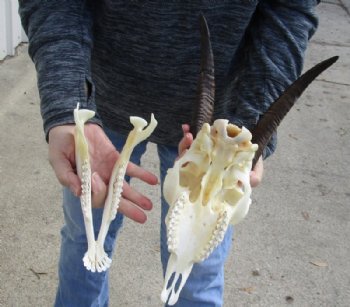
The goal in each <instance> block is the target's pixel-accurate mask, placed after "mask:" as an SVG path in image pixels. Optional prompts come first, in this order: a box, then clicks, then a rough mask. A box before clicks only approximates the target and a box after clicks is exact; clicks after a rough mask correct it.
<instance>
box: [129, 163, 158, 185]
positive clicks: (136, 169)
mask: <svg viewBox="0 0 350 307" xmlns="http://www.w3.org/2000/svg"><path fill="white" fill-rule="evenodd" d="M126 174H127V175H128V176H130V177H135V178H138V179H140V180H142V181H144V182H146V183H148V184H150V185H156V184H158V178H157V176H156V175H154V174H153V173H151V172H149V171H147V170H145V169H143V168H142V167H140V166H138V165H136V164H134V163H132V162H129V163H128V167H127V169H126Z"/></svg>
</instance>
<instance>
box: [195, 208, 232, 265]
mask: <svg viewBox="0 0 350 307" xmlns="http://www.w3.org/2000/svg"><path fill="white" fill-rule="evenodd" d="M228 223H229V219H228V216H227V212H226V211H224V212H222V213H221V214H220V216H219V218H218V220H217V224H216V226H215V228H214V230H213V233H212V235H211V237H210V239H209V241H208V243H207V244H206V246H205V247H204V248H203V250H202V251H201V252H200V254H199V255H198V256H197V259H196V261H197V262H201V261H203V260H205V259H206V258H208V257H209V255H210V254H211V253H212V252H213V250H214V249H215V248H216V247H217V246H218V245H219V244H220V243H221V242H222V240H223V239H224V236H225V233H226V229H227V227H228Z"/></svg>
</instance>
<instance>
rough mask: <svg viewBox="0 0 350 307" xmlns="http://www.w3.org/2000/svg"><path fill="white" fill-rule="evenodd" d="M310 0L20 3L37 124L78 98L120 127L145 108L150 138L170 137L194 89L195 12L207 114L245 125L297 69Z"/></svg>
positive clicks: (67, 113) (62, 119) (187, 111)
mask: <svg viewBox="0 0 350 307" xmlns="http://www.w3.org/2000/svg"><path fill="white" fill-rule="evenodd" d="M316 2H317V1H316V0H313V1H310V0H309V1H307V0H304V1H301V0H300V1H296V0H295V1H287V0H261V1H257V0H231V1H225V0H221V1H219V0H217V1H216V0H202V1H199V0H193V1H180V0H178V1H176V0H168V1H165V0H163V1H161V0H150V1H143V0H134V1H131V0H129V1H112V0H99V1H82V0H66V1H65V0H59V1H50V0H45V1H44V0H40V1H39V0H23V1H20V14H21V17H22V23H23V26H24V29H25V30H26V32H27V34H28V37H29V53H30V55H31V57H32V59H33V61H34V63H35V65H36V69H37V73H38V87H39V92H40V99H41V114H42V117H43V120H44V129H45V132H46V134H47V133H48V131H49V129H50V128H52V127H54V126H57V125H61V124H67V123H72V122H73V109H74V108H75V107H76V105H77V103H78V102H79V103H80V104H81V107H83V108H89V109H93V110H96V109H97V114H98V116H97V118H96V119H95V121H96V122H98V123H100V124H101V123H103V124H104V125H106V126H107V127H109V128H111V129H114V130H116V131H118V132H120V133H122V134H127V133H128V131H129V130H130V129H131V125H130V122H129V116H131V115H135V116H141V117H143V118H145V119H147V120H149V118H150V114H151V113H154V114H155V117H156V118H157V120H158V122H159V125H158V127H157V129H156V131H155V133H154V134H153V135H152V137H151V140H152V141H154V142H156V143H164V144H172V145H176V144H177V143H178V141H179V140H180V138H181V124H183V123H189V122H190V119H191V111H192V104H193V102H194V100H195V95H196V86H197V80H198V73H199V58H200V39H199V18H198V17H199V14H200V12H202V13H203V14H204V15H205V17H206V19H207V21H208V25H209V29H210V32H211V38H212V45H213V52H214V60H215V77H216V99H215V117H216V118H227V119H229V120H230V121H231V122H233V123H235V124H237V125H245V126H246V127H248V128H251V127H252V126H253V125H254V124H255V123H256V121H257V119H258V117H259V115H260V114H261V113H262V112H264V111H265V110H266V109H267V108H268V106H269V105H270V104H271V102H272V101H273V100H275V99H276V98H277V97H278V96H279V95H280V93H281V92H282V91H283V90H284V89H285V88H286V86H287V85H288V84H289V83H291V82H292V81H293V80H295V79H296V78H297V77H298V75H299V74H300V73H301V70H302V63H303V56H304V51H305V49H306V45H307V41H308V40H309V38H310V37H311V36H312V34H313V33H314V31H315V29H316V27H317V18H316V16H315V14H314V6H315V5H316ZM86 89H87V90H86ZM273 147H274V142H272V143H271V144H270V147H269V148H268V150H267V152H266V153H265V156H266V155H269V154H270V153H271V152H272V151H273Z"/></svg>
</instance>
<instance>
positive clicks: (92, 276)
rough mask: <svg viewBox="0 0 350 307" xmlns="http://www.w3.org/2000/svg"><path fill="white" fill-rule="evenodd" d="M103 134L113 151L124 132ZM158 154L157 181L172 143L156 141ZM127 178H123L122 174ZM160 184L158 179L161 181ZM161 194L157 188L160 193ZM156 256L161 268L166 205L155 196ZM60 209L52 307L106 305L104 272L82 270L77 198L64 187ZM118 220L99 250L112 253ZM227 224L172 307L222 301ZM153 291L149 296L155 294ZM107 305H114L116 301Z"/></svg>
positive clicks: (96, 218) (98, 212) (168, 162)
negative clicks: (158, 221)
mask: <svg viewBox="0 0 350 307" xmlns="http://www.w3.org/2000/svg"><path fill="white" fill-rule="evenodd" d="M106 133H107V135H108V136H109V137H110V139H111V140H112V142H113V144H114V145H115V147H116V148H117V149H118V150H121V148H122V146H123V144H124V142H125V137H122V136H120V135H117V134H116V133H114V132H112V131H110V130H108V129H106ZM146 145H147V143H146V142H143V143H141V144H139V145H138V146H137V147H136V148H135V150H134V152H133V154H132V157H131V161H132V162H134V163H136V164H140V159H141V156H142V155H143V154H144V152H145V151H146ZM158 155H159V159H160V174H161V183H163V182H164V178H165V175H166V171H167V169H168V168H170V167H172V166H173V163H174V160H175V158H176V156H177V148H176V147H173V146H166V145H158ZM126 179H127V180H128V179H129V178H126ZM161 186H163V184H162V185H161ZM162 194H163V193H162ZM161 204H162V206H161V218H162V222H161V229H160V242H161V261H162V268H163V273H165V270H166V266H167V262H168V258H169V252H168V249H167V239H166V226H165V223H164V221H165V216H166V214H167V211H168V207H169V205H168V204H167V202H166V201H165V200H164V198H163V197H162V199H161ZM63 211H64V218H65V225H64V226H63V228H62V231H61V235H62V242H61V253H60V260H59V271H58V274H59V285H58V289H57V296H56V302H55V306H56V307H58V306H64V307H70V306H72V307H73V306H74V307H75V306H83V307H84V306H108V298H109V292H108V291H109V290H108V271H107V272H102V273H92V272H90V271H88V270H86V269H85V267H84V265H83V261H82V258H83V256H84V253H85V252H86V250H87V241H86V235H85V228H84V222H83V216H82V212H81V207H80V201H79V198H77V197H75V196H74V195H73V194H72V193H71V192H70V191H69V190H68V189H66V188H65V189H64V190H63ZM102 212H103V209H93V223H94V229H95V236H96V237H97V235H98V231H99V229H100V225H101V220H102ZM122 223H123V216H122V215H121V214H117V216H116V218H115V220H114V221H113V222H112V223H111V226H110V228H109V231H108V234H107V237H106V241H105V251H106V252H107V253H108V254H109V256H110V257H111V256H112V253H113V250H114V247H115V242H116V237H117V234H118V231H119V229H120V228H121V226H122ZM232 233H233V230H232V227H231V228H229V230H228V231H227V233H226V235H225V238H224V240H223V242H222V244H221V245H220V246H218V247H217V248H216V250H215V251H214V252H213V253H212V254H211V256H210V257H209V258H208V259H207V260H205V261H203V262H202V263H199V264H195V265H194V266H193V269H192V272H191V274H190V276H189V278H188V280H187V283H186V285H185V287H184V288H183V290H182V291H181V294H180V298H179V300H178V302H177V303H176V305H175V306H181V307H197V306H198V307H209V306H210V307H214V306H215V307H218V306H222V296H223V286H224V262H225V259H226V256H227V254H228V252H229V249H230V246H231V241H232ZM160 292H161V289H159V293H155V294H154V295H156V296H159V295H160ZM113 305H115V306H118V303H117V302H114V303H113Z"/></svg>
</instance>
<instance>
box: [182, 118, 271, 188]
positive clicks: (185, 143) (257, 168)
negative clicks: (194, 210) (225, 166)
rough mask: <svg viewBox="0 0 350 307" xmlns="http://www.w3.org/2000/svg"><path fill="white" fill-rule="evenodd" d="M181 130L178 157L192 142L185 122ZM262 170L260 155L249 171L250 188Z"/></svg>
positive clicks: (254, 184)
mask: <svg viewBox="0 0 350 307" xmlns="http://www.w3.org/2000/svg"><path fill="white" fill-rule="evenodd" d="M182 131H183V137H182V139H181V141H180V143H179V146H178V151H179V157H182V156H183V155H184V154H185V152H186V151H187V149H188V148H190V146H191V144H192V142H193V136H192V134H191V133H190V126H189V125H187V124H184V125H182ZM263 172H264V165H263V160H262V157H260V159H259V160H258V161H257V163H256V164H255V167H254V169H253V170H252V171H251V172H250V185H251V187H252V188H255V187H257V186H258V185H259V184H260V183H261V181H262V177H263Z"/></svg>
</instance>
